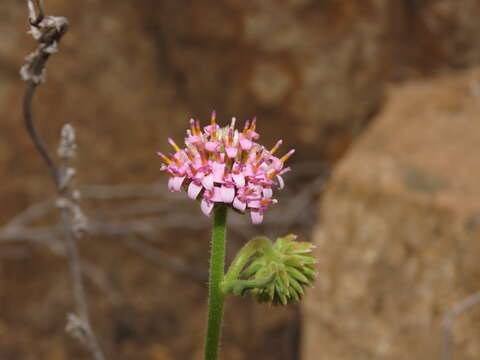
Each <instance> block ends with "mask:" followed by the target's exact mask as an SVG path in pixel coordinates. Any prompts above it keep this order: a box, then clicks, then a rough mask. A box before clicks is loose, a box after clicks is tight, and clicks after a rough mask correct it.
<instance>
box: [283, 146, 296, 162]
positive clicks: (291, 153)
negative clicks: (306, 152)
mask: <svg viewBox="0 0 480 360" xmlns="http://www.w3.org/2000/svg"><path fill="white" fill-rule="evenodd" d="M294 152H295V150H293V149H292V150H290V151H289V152H288V153H286V154H285V155H283V156H282V157H281V158H280V161H281V162H282V163H284V162H285V161H287V160H288V158H289V157H290V156H292V155H293V153H294Z"/></svg>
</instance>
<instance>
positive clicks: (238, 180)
mask: <svg viewBox="0 0 480 360" xmlns="http://www.w3.org/2000/svg"><path fill="white" fill-rule="evenodd" d="M232 178H233V181H235V184H236V185H237V186H238V187H243V186H245V176H243V174H242V173H240V174H232Z"/></svg>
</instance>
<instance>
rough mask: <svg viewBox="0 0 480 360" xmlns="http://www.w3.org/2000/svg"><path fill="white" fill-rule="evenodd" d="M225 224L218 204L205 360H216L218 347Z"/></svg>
mask: <svg viewBox="0 0 480 360" xmlns="http://www.w3.org/2000/svg"><path fill="white" fill-rule="evenodd" d="M226 223H227V207H226V206H225V205H224V204H218V205H217V206H216V207H215V209H214V217H213V232H212V244H211V254H210V277H209V291H208V325H207V338H206V341H205V360H217V359H218V350H219V346H220V335H221V327H222V320H223V304H224V295H223V293H222V291H221V283H222V280H223V273H224V270H225V234H226Z"/></svg>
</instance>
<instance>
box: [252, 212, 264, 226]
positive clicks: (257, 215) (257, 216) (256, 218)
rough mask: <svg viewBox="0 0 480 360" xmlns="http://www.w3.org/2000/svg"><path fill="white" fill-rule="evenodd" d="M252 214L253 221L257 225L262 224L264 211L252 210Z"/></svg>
mask: <svg viewBox="0 0 480 360" xmlns="http://www.w3.org/2000/svg"><path fill="white" fill-rule="evenodd" d="M250 216H251V217H252V223H254V224H255V225H257V224H261V223H262V221H263V213H262V212H260V211H252V212H250Z"/></svg>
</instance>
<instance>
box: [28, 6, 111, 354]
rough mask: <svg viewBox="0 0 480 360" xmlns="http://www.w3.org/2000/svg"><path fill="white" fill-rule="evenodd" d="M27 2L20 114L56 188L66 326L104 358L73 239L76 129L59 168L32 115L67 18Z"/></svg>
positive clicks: (81, 223)
mask: <svg viewBox="0 0 480 360" xmlns="http://www.w3.org/2000/svg"><path fill="white" fill-rule="evenodd" d="M27 4H28V9H29V22H30V33H31V34H32V36H33V37H34V39H36V40H37V41H38V47H37V49H36V50H35V51H34V52H32V53H31V54H30V55H28V56H27V58H26V59H27V63H26V64H25V65H24V66H23V67H22V69H21V70H20V73H21V76H22V78H23V80H25V81H26V82H27V87H26V89H25V94H24V98H23V114H24V121H25V126H26V129H27V131H28V133H29V135H30V137H31V138H32V140H33V143H34V144H35V147H36V148H37V150H38V152H39V153H40V155H41V156H42V158H43V159H44V160H45V162H46V164H47V167H48V169H49V171H50V174H51V176H52V179H53V181H54V183H55V186H56V189H57V195H58V196H57V206H58V208H59V209H60V215H61V220H62V227H63V232H64V239H65V242H66V248H67V256H68V262H69V265H70V270H71V275H72V282H73V287H74V289H73V292H74V300H75V308H76V314H75V315H70V316H69V317H68V323H67V330H68V331H69V332H71V333H72V334H73V335H74V336H76V337H77V338H78V339H79V340H80V341H81V342H82V343H83V344H84V345H85V346H86V347H87V348H88V350H89V351H90V354H91V355H92V358H93V359H95V360H104V356H103V353H102V351H101V349H100V346H99V344H98V341H97V338H96V336H95V334H94V332H93V330H92V328H91V325H90V319H89V315H88V306H87V301H86V296H85V291H84V286H83V279H82V269H81V264H80V256H79V254H78V250H77V246H76V243H75V239H76V238H77V237H80V236H81V235H82V233H83V230H84V227H85V221H86V220H85V217H84V216H83V214H82V212H81V209H80V207H79V205H78V197H79V195H78V191H76V190H75V189H72V188H71V187H70V186H71V180H72V177H73V175H74V173H75V171H74V169H73V168H70V167H69V160H70V159H71V158H73V156H74V154H75V147H76V144H75V133H74V130H73V128H72V127H71V126H70V125H68V124H67V125H66V126H64V127H63V129H62V134H61V142H60V147H59V151H58V152H59V156H60V158H61V159H62V166H61V167H60V168H59V167H57V166H56V165H55V163H54V161H53V159H52V156H51V155H50V153H49V151H48V148H47V146H46V145H45V143H44V142H43V140H42V138H41V136H40V135H39V134H38V132H37V130H36V128H35V123H34V121H33V116H32V100H33V96H34V94H35V90H36V88H37V86H38V85H39V84H41V83H42V82H43V81H44V73H45V66H46V63H47V60H48V58H49V57H50V55H51V54H52V53H54V52H56V51H57V46H58V42H59V41H60V39H61V38H62V36H63V35H64V34H65V32H66V31H67V29H68V21H67V19H66V18H63V17H54V16H45V13H44V11H43V7H42V1H41V0H35V1H32V0H27ZM37 13H38V15H37Z"/></svg>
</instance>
